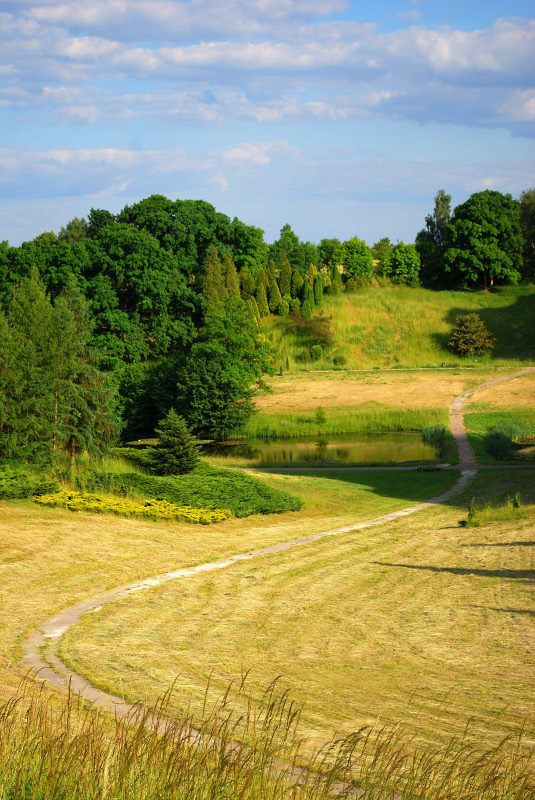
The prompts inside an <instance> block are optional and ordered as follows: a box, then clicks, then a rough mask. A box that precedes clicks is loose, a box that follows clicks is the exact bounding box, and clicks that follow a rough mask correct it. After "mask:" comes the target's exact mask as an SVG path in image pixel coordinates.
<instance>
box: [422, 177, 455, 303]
mask: <svg viewBox="0 0 535 800" xmlns="http://www.w3.org/2000/svg"><path fill="white" fill-rule="evenodd" d="M450 219H451V196H450V195H449V194H446V192H445V191H444V189H439V190H438V192H437V194H436V195H435V208H434V211H433V213H432V214H428V215H427V216H426V218H425V228H424V229H423V230H421V231H419V233H417V234H416V249H417V251H418V254H419V256H420V262H421V270H420V274H421V279H422V282H423V283H424V284H425V285H426V286H435V287H445V286H448V285H449V284H450V283H451V277H450V276H448V274H447V273H446V274H445V272H444V268H445V263H444V254H445V252H446V250H447V248H448V246H449V244H450V238H449V231H448V225H449V222H450Z"/></svg>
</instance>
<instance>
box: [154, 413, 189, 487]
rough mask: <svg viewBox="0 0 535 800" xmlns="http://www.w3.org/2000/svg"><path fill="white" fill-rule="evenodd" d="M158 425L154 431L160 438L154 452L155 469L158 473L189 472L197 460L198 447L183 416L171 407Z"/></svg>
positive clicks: (174, 473)
mask: <svg viewBox="0 0 535 800" xmlns="http://www.w3.org/2000/svg"><path fill="white" fill-rule="evenodd" d="M159 425H160V427H159V428H156V433H157V435H158V436H159V437H160V440H159V442H158V444H157V445H156V447H155V452H154V463H155V469H156V471H157V472H159V473H160V475H183V474H184V473H186V472H191V470H192V469H193V468H194V467H195V465H196V464H197V461H198V460H199V449H198V446H197V443H196V441H195V438H194V437H193V436H192V434H191V433H190V432H189V430H188V426H187V425H186V421H185V420H184V418H183V417H181V416H179V415H178V414H177V413H176V411H175V409H174V408H172V409H171V410H170V411H169V413H168V414H167V416H166V417H164V418H163V419H162V420H160V423H159Z"/></svg>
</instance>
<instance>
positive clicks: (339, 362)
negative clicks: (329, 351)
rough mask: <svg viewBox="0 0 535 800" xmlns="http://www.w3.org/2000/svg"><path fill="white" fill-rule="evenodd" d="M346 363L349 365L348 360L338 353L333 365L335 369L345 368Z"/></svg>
mask: <svg viewBox="0 0 535 800" xmlns="http://www.w3.org/2000/svg"><path fill="white" fill-rule="evenodd" d="M346 363H347V358H346V357H345V356H344V355H342V354H341V353H338V354H337V355H335V357H334V358H333V364H334V366H335V367H343V366H344V365H345V364H346Z"/></svg>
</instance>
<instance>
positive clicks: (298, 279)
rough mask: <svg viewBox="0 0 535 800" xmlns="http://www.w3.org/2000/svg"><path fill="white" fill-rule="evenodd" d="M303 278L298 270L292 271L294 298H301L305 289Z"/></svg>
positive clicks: (292, 293) (292, 292)
mask: <svg viewBox="0 0 535 800" xmlns="http://www.w3.org/2000/svg"><path fill="white" fill-rule="evenodd" d="M303 283H304V281H303V276H302V275H301V273H300V272H299V271H298V270H297V269H293V270H292V283H291V292H290V294H291V295H292V297H301V294H302V289H303Z"/></svg>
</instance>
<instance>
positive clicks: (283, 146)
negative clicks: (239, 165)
mask: <svg viewBox="0 0 535 800" xmlns="http://www.w3.org/2000/svg"><path fill="white" fill-rule="evenodd" d="M298 152H299V151H298V150H297V149H296V148H292V147H290V144H289V143H288V142H286V141H281V142H258V143H256V144H253V143H251V142H245V143H244V144H240V145H238V146H237V147H233V148H232V149H230V150H224V151H222V152H220V153H216V154H215V155H219V156H220V157H221V158H223V159H225V161H234V162H248V163H252V164H262V165H265V164H269V163H270V162H271V160H272V158H273V157H274V156H278V155H281V154H282V153H284V154H288V155H297V154H298Z"/></svg>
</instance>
